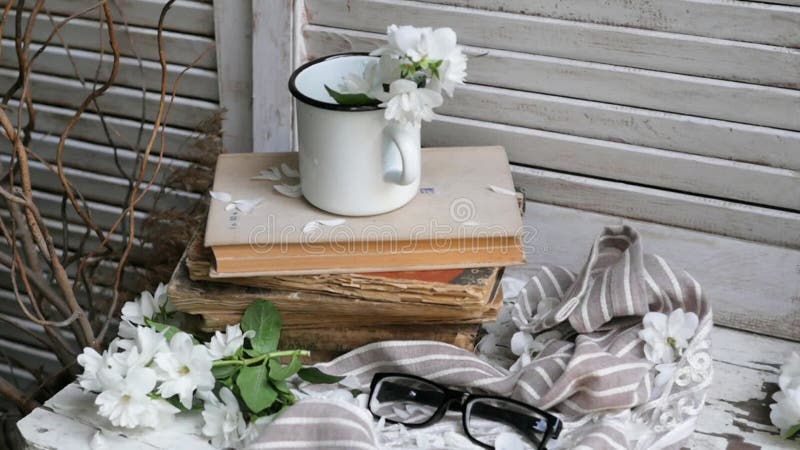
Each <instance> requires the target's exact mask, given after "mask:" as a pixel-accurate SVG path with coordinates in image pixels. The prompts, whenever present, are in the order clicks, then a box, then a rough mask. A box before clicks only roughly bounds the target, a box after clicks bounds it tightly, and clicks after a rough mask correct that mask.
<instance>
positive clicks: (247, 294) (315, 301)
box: [167, 261, 503, 329]
mask: <svg viewBox="0 0 800 450" xmlns="http://www.w3.org/2000/svg"><path fill="white" fill-rule="evenodd" d="M467 270H471V269H467ZM476 270H477V269H476ZM499 275H500V274H499V273H497V274H496V276H494V277H493V278H492V279H491V280H484V283H487V284H488V283H490V284H488V286H489V287H490V288H489V289H487V290H486V292H485V295H483V296H482V297H481V298H480V302H465V303H463V304H460V303H449V304H442V303H435V302H425V301H424V297H420V299H416V300H410V301H407V300H405V299H393V300H391V301H387V300H384V299H376V300H370V299H364V298H355V297H353V296H341V295H335V294H330V293H320V292H313V291H308V290H304V289H274V288H265V287H252V286H238V285H234V284H230V283H220V282H218V281H216V282H215V281H202V280H192V279H190V278H189V276H188V270H187V268H186V266H185V264H184V262H183V261H181V263H180V264H179V265H178V267H177V268H176V269H175V272H174V273H173V275H172V279H171V280H170V282H169V285H168V287H167V295H168V296H169V299H170V301H171V302H172V303H173V304H174V305H175V307H176V309H177V310H179V311H183V312H186V313H190V314H197V315H201V316H203V319H204V322H205V328H208V329H219V328H222V327H224V326H225V325H227V324H231V323H236V322H238V321H239V320H240V318H241V315H242V313H243V312H244V310H245V309H246V308H247V306H248V305H249V304H250V303H251V302H253V301H254V300H258V299H264V300H269V301H271V302H272V303H273V304H275V307H276V308H277V309H278V311H280V313H281V318H282V321H283V324H284V327H285V328H287V329H300V328H307V329H313V328H320V327H352V328H358V327H377V326H382V325H387V326H393V325H398V326H400V325H409V324H414V325H428V324H450V325H457V324H475V323H482V322H487V321H491V320H495V318H496V317H497V313H498V310H499V308H500V307H501V306H502V302H503V294H502V289H501V284H500V276H499Z"/></svg>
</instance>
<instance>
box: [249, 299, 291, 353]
mask: <svg viewBox="0 0 800 450" xmlns="http://www.w3.org/2000/svg"><path fill="white" fill-rule="evenodd" d="M242 330H244V331H250V330H253V331H255V332H256V335H255V336H253V337H252V338H251V339H250V345H251V346H252V347H253V350H256V351H258V352H260V353H269V352H274V351H275V350H277V348H278V340H279V339H280V337H281V315H280V313H279V312H278V310H277V309H276V308H275V305H273V304H272V303H270V302H268V301H266V300H256V301H254V302H253V303H251V304H250V306H248V307H247V310H246V311H245V312H244V315H243V316H242ZM248 354H249V353H248Z"/></svg>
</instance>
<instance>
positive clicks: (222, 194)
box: [208, 191, 231, 203]
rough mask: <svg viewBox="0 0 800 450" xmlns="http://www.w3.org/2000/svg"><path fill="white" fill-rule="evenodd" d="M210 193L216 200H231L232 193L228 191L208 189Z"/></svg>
mask: <svg viewBox="0 0 800 450" xmlns="http://www.w3.org/2000/svg"><path fill="white" fill-rule="evenodd" d="M208 193H209V195H211V198H213V199H214V200H219V201H221V202H226V203H227V202H229V201H231V194H228V193H227V192H215V191H208Z"/></svg>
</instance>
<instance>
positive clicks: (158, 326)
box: [145, 319, 181, 341]
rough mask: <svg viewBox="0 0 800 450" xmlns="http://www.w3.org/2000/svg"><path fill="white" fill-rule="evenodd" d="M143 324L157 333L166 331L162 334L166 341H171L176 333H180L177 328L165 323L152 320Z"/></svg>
mask: <svg viewBox="0 0 800 450" xmlns="http://www.w3.org/2000/svg"><path fill="white" fill-rule="evenodd" d="M145 323H146V324H147V326H148V327H150V328H152V329H154V330H156V331H158V332H159V333H160V332H162V331H164V330H166V332H165V333H164V338H165V339H166V340H168V341H169V340H170V339H172V336H175V335H176V334H177V333H178V332H180V331H181V330H180V328H178V327H174V326H172V325H168V324H166V323H161V322H156V321H155V320H152V319H145Z"/></svg>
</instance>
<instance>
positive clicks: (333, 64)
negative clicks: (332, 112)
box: [289, 54, 377, 107]
mask: <svg viewBox="0 0 800 450" xmlns="http://www.w3.org/2000/svg"><path fill="white" fill-rule="evenodd" d="M375 59H377V58H376V57H375V56H369V55H366V54H344V55H332V56H328V57H325V58H322V59H318V60H316V61H312V62H310V63H308V64H306V65H305V66H303V67H300V68H299V69H297V72H296V73H295V75H294V76H293V77H292V79H291V80H290V82H289V84H290V88H293V89H291V90H292V91H293V93H294V94H295V96H296V97H297V98H298V99H299V100H301V101H306V100H307V99H311V100H312V101H313V102H318V103H323V104H327V105H330V106H335V107H339V106H341V105H339V104H338V103H336V100H334V99H333V98H332V97H331V96H330V94H328V91H327V90H325V86H326V85H327V86H329V87H330V88H332V89H335V90H339V86H340V85H341V83H342V79H343V78H344V77H345V76H346V75H348V74H351V73H355V74H357V75H359V76H361V74H363V73H364V68H365V67H366V66H367V64H368V63H369V62H370V61H374V60H375ZM298 94H299V95H298ZM303 97H307V99H304V98H303Z"/></svg>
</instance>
